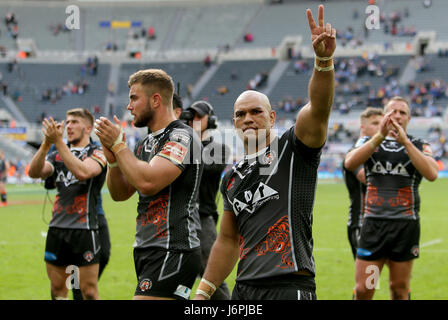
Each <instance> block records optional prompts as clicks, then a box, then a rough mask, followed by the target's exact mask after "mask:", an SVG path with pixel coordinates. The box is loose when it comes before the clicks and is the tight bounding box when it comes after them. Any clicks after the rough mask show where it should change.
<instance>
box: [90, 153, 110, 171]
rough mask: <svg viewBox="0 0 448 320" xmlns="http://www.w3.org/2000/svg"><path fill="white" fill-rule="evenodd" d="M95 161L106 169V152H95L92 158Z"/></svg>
mask: <svg viewBox="0 0 448 320" xmlns="http://www.w3.org/2000/svg"><path fill="white" fill-rule="evenodd" d="M90 157H91V158H92V159H93V160H95V161H96V162H98V163H99V164H100V165H101V166H102V167H105V166H106V164H107V160H106V156H105V155H104V152H103V151H101V150H98V149H97V150H94V151H93V153H92V155H91V156H90Z"/></svg>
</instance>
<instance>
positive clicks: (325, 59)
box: [315, 56, 333, 61]
mask: <svg viewBox="0 0 448 320" xmlns="http://www.w3.org/2000/svg"><path fill="white" fill-rule="evenodd" d="M315 57H316V59H317V60H319V61H328V60H331V59H333V56H330V57H319V56H315Z"/></svg>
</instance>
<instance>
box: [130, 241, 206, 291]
mask: <svg viewBox="0 0 448 320" xmlns="http://www.w3.org/2000/svg"><path fill="white" fill-rule="evenodd" d="M134 263H135V272H136V273H137V279H138V284H137V288H136V289H135V293H134V295H136V296H153V297H162V298H174V299H177V300H188V299H189V298H190V293H191V288H192V287H193V285H194V282H195V280H196V277H197V275H198V274H199V271H200V268H201V253H200V249H199V248H197V249H195V250H193V251H191V252H173V251H166V250H162V249H154V248H135V249H134Z"/></svg>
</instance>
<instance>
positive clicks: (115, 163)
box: [107, 161, 118, 168]
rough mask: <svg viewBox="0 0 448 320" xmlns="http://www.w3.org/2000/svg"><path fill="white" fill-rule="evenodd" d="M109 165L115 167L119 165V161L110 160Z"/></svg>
mask: <svg viewBox="0 0 448 320" xmlns="http://www.w3.org/2000/svg"><path fill="white" fill-rule="evenodd" d="M107 166H108V167H109V168H115V167H117V166H118V162H117V161H115V162H113V163H110V162H108V163H107Z"/></svg>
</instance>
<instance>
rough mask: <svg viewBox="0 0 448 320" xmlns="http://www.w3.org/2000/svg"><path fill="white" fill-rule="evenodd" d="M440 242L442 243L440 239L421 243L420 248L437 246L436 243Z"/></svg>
mask: <svg viewBox="0 0 448 320" xmlns="http://www.w3.org/2000/svg"><path fill="white" fill-rule="evenodd" d="M441 242H442V239H435V240H431V241H428V242H425V243H422V244H421V245H420V248H424V247H428V246H432V245H433V244H438V243H441Z"/></svg>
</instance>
